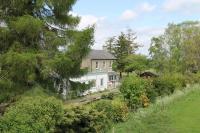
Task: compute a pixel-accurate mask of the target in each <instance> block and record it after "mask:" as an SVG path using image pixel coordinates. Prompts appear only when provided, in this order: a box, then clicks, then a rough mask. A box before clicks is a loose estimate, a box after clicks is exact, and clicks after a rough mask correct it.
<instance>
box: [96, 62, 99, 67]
mask: <svg viewBox="0 0 200 133" xmlns="http://www.w3.org/2000/svg"><path fill="white" fill-rule="evenodd" d="M98 68H99V62H98V61H96V69H98Z"/></svg>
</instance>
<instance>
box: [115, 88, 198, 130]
mask: <svg viewBox="0 0 200 133" xmlns="http://www.w3.org/2000/svg"><path fill="white" fill-rule="evenodd" d="M199 88H200V87H195V88H192V90H193V91H187V92H182V93H181V94H174V95H172V96H170V98H171V101H170V98H168V99H166V100H163V101H162V102H160V103H159V104H157V105H153V106H151V107H149V108H147V109H143V110H142V111H141V112H140V113H139V112H137V113H132V114H130V117H129V120H128V121H127V122H125V123H120V124H117V125H114V127H113V129H112V132H114V133H200V126H199V123H200V89H199ZM165 101H167V102H165ZM168 101H170V102H168ZM166 103H167V104H166Z"/></svg>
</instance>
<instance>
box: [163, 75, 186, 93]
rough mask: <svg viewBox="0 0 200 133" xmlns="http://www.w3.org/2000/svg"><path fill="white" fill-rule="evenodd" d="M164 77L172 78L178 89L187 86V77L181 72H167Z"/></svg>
mask: <svg viewBox="0 0 200 133" xmlns="http://www.w3.org/2000/svg"><path fill="white" fill-rule="evenodd" d="M164 78H165V79H166V80H171V82H172V83H173V84H174V86H175V87H176V88H177V89H180V88H183V87H185V86H186V77H185V76H184V75H183V74H181V73H169V74H165V75H164Z"/></svg>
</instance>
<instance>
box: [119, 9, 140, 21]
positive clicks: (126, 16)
mask: <svg viewBox="0 0 200 133" xmlns="http://www.w3.org/2000/svg"><path fill="white" fill-rule="evenodd" d="M137 16H138V15H137V13H136V12H134V11H133V10H126V11H124V12H123V13H122V15H121V19H122V20H133V19H135V18H136V17H137Z"/></svg>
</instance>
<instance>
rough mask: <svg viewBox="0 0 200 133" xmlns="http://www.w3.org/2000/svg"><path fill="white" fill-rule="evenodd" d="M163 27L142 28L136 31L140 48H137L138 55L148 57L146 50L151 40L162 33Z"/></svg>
mask: <svg viewBox="0 0 200 133" xmlns="http://www.w3.org/2000/svg"><path fill="white" fill-rule="evenodd" d="M164 29H165V28H164V27H143V28H138V29H136V30H135V31H136V34H137V37H138V38H137V41H138V42H139V44H141V45H142V47H140V48H139V50H138V53H141V54H145V55H148V53H149V52H148V49H149V47H150V44H151V38H152V37H155V36H159V35H161V34H163V33H164Z"/></svg>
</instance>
